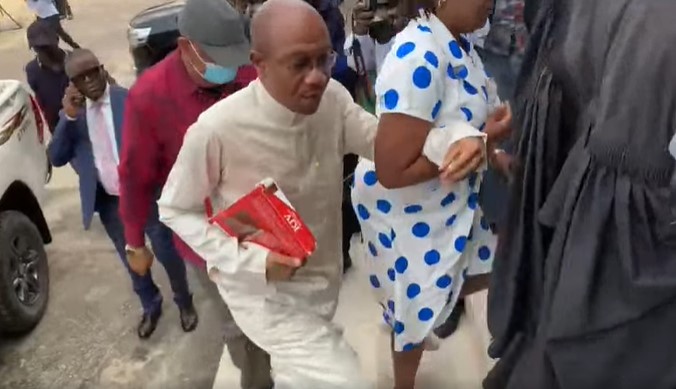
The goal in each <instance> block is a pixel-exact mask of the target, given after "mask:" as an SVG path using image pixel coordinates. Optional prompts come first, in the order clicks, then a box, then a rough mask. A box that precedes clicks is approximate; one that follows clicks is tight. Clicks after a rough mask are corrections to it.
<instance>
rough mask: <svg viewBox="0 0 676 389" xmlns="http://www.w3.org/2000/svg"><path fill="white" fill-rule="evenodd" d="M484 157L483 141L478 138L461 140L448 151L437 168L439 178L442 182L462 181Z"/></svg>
mask: <svg viewBox="0 0 676 389" xmlns="http://www.w3.org/2000/svg"><path fill="white" fill-rule="evenodd" d="M485 157H486V153H485V145H484V140H483V139H482V138H479V137H470V138H463V139H460V140H459V141H457V142H455V143H453V145H452V146H451V147H450V148H449V149H448V153H446V157H444V162H443V163H442V165H441V166H439V171H440V172H441V174H440V175H439V178H440V179H441V180H442V181H444V182H458V181H461V180H464V179H465V178H466V177H467V176H469V175H470V174H471V173H472V172H474V171H475V170H477V169H478V168H479V166H481V164H482V163H483V162H484V160H485Z"/></svg>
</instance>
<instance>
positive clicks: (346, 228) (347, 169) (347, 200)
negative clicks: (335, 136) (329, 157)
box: [343, 154, 360, 267]
mask: <svg viewBox="0 0 676 389" xmlns="http://www.w3.org/2000/svg"><path fill="white" fill-rule="evenodd" d="M357 162H359V157H357V156H356V155H354V154H349V155H346V156H345V158H343V264H344V265H345V266H346V267H349V265H351V261H350V255H349V251H350V238H352V235H354V234H355V233H357V232H359V231H360V226H359V220H357V215H355V214H354V208H353V207H352V196H351V190H352V188H351V187H350V184H351V183H352V179H351V178H350V179H347V178H348V177H350V176H351V175H352V174H353V173H354V169H355V168H356V167H357Z"/></svg>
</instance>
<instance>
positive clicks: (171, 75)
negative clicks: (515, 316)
mask: <svg viewBox="0 0 676 389" xmlns="http://www.w3.org/2000/svg"><path fill="white" fill-rule="evenodd" d="M245 27H246V23H245V20H243V17H242V15H241V14H240V13H239V12H237V11H236V10H235V9H234V8H232V7H231V6H230V5H229V3H228V2H227V1H225V0H188V1H187V2H186V4H185V6H184V8H183V10H182V11H181V14H180V16H179V31H180V33H181V37H180V38H179V39H178V48H177V50H175V51H174V52H173V53H171V54H169V55H168V56H167V57H166V58H165V59H164V60H162V61H161V62H159V63H158V64H157V65H155V66H153V67H152V68H150V69H148V70H146V71H145V72H144V73H143V74H142V75H141V77H140V78H139V79H138V80H137V82H136V84H135V85H134V86H133V87H132V88H131V90H130V91H129V96H128V98H127V106H126V112H125V120H124V140H123V144H122V150H121V153H120V214H121V218H122V222H123V224H124V230H125V238H126V242H127V253H128V256H129V260H130V263H150V259H151V258H152V254H151V253H150V251H149V250H148V249H147V248H146V246H145V237H144V234H143V231H144V228H145V223H146V219H147V216H148V214H149V212H150V210H151V209H152V207H153V206H154V204H155V201H156V200H157V198H159V195H160V191H161V189H162V186H163V185H164V183H165V181H166V179H167V176H168V175H169V171H170V170H171V168H172V166H173V164H174V161H175V160H176V156H177V155H178V151H179V150H180V148H181V145H182V143H183V136H184V134H185V131H186V130H187V128H188V127H189V126H190V125H191V124H193V123H194V122H195V121H196V120H197V117H198V116H199V115H200V114H201V113H202V112H203V111H205V110H206V109H207V108H209V107H210V106H211V105H213V104H214V103H216V102H218V101H219V100H221V99H223V98H225V97H226V96H229V95H230V94H232V93H233V92H235V91H237V90H239V89H241V88H243V87H245V86H246V85H248V84H249V82H251V81H252V80H254V79H255V78H256V70H255V69H254V68H253V67H252V66H250V65H248V63H249V41H248V37H247V35H246V31H245ZM174 242H175V245H176V247H177V249H178V250H179V252H180V254H181V256H182V257H183V259H185V260H188V261H190V262H192V263H193V264H195V265H197V266H198V267H200V268H201V269H203V268H204V266H205V265H204V260H202V258H200V257H199V256H198V255H197V254H195V253H194V252H193V251H192V250H191V249H190V248H189V247H188V246H186V245H185V244H184V243H183V242H181V241H180V240H179V239H174ZM206 284H207V285H208V287H209V289H207V291H208V292H212V294H213V295H214V300H215V301H217V302H218V304H219V305H221V306H224V304H223V303H222V299H221V298H220V296H218V291H217V290H216V288H215V287H214V286H213V285H212V284H211V283H209V282H207V283H206ZM223 320H224V321H225V327H226V344H227V347H228V350H229V352H230V355H231V357H232V359H233V362H234V363H235V365H237V367H239V368H240V369H241V370H242V379H241V385H242V388H245V389H248V388H254V389H258V388H270V387H272V381H271V379H270V364H269V358H268V357H267V354H266V353H265V352H263V351H262V350H260V349H259V348H258V347H257V346H256V345H255V344H253V343H251V342H250V341H249V340H248V339H247V338H246V337H245V336H244V335H243V334H242V332H241V331H240V330H239V328H237V325H236V324H235V323H234V321H233V320H232V317H231V316H230V313H229V312H228V311H227V308H226V309H224V312H223Z"/></svg>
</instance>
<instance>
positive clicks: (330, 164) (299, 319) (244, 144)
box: [159, 0, 446, 389]
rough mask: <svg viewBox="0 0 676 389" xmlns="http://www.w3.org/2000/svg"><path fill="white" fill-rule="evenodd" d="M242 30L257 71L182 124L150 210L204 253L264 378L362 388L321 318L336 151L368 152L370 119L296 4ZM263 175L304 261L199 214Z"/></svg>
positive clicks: (351, 359) (335, 202)
mask: <svg viewBox="0 0 676 389" xmlns="http://www.w3.org/2000/svg"><path fill="white" fill-rule="evenodd" d="M252 40H253V48H252V51H251V60H252V63H253V64H254V65H255V66H256V68H257V70H258V75H259V79H258V80H256V81H254V82H252V83H251V84H249V86H248V87H246V88H244V89H242V90H240V91H239V92H237V93H235V94H233V95H232V96H231V97H229V98H228V99H225V100H223V101H220V102H218V103H216V104H215V105H213V106H212V107H211V108H210V109H209V110H207V111H206V112H205V113H203V114H202V115H201V116H200V118H199V119H198V121H197V122H196V123H195V124H194V125H193V126H192V127H191V128H190V129H188V132H187V134H186V137H185V141H184V143H183V147H182V149H181V151H180V153H179V156H178V159H177V161H176V163H175V165H174V167H173V169H172V171H171V173H170V174H169V179H168V181H167V184H166V186H165V187H164V189H163V191H162V197H161V198H160V200H159V208H160V216H161V220H162V221H163V222H164V223H166V224H167V225H168V226H169V227H170V228H171V229H173V230H174V231H175V232H176V233H177V234H178V235H179V236H180V237H181V239H183V240H184V241H185V242H186V243H187V244H188V245H190V247H191V248H192V249H194V250H195V251H196V252H197V253H198V254H200V255H201V256H202V258H204V259H205V260H206V263H207V268H208V270H209V274H210V277H211V279H212V280H213V281H214V282H215V283H216V284H217V285H218V287H219V290H220V292H221V295H222V297H223V298H224V299H225V301H226V302H227V304H228V306H229V307H230V310H231V311H232V315H233V317H234V318H235V321H236V322H237V324H238V325H239V326H240V328H241V329H242V331H244V333H246V335H247V336H248V337H249V338H250V339H251V340H252V341H253V342H255V343H256V344H257V345H259V346H260V347H261V348H262V349H264V350H265V351H267V352H268V353H269V354H270V357H271V363H272V367H273V372H274V374H275V377H274V381H275V388H280V389H291V388H292V389H318V388H322V389H325V388H327V389H330V388H336V389H337V388H346V389H360V388H366V387H369V386H370V385H369V384H368V383H367V382H366V381H365V379H364V378H363V377H362V375H361V372H360V367H359V363H358V359H357V356H356V355H355V353H354V351H353V350H352V349H351V348H350V347H349V346H348V345H347V344H346V342H345V341H344V340H343V338H342V335H341V331H340V329H339V328H338V327H336V326H335V325H334V324H332V323H331V320H332V318H333V315H334V313H335V310H336V305H337V302H338V291H339V287H340V282H341V274H342V258H341V251H342V250H341V239H340V237H341V228H340V225H341V211H340V204H341V200H342V158H343V156H344V155H345V154H347V153H355V154H358V155H361V156H364V157H366V158H369V159H372V158H373V141H374V137H375V133H376V128H377V120H376V118H375V117H374V116H372V115H371V114H369V113H367V112H366V111H364V110H363V109H362V108H361V107H360V106H358V105H356V104H355V103H354V102H353V100H352V97H351V96H350V93H349V92H348V91H347V90H346V89H345V88H343V87H342V86H341V85H340V84H339V83H338V82H336V81H333V80H331V79H330V75H331V69H332V67H333V64H334V62H335V53H334V52H333V50H332V48H331V40H330V39H329V34H328V31H327V28H326V25H325V23H324V21H323V20H322V18H321V16H320V15H319V14H318V13H317V11H315V10H314V9H313V8H312V7H311V6H309V5H308V4H306V3H304V2H303V1H300V0H269V1H267V2H266V3H265V4H264V5H262V6H261V8H260V9H259V10H258V12H257V14H256V15H255V16H254V19H253V22H252ZM430 134H431V133H430ZM429 138H430V137H428V139H429ZM445 151H446V149H444V152H445ZM430 158H432V159H434V160H436V159H437V156H436V155H435V156H434V157H432V156H430ZM268 177H271V178H273V179H274V180H275V181H276V182H277V184H278V186H279V187H280V188H281V190H282V191H283V192H284V193H285V194H286V196H287V198H288V199H289V200H290V202H291V204H293V205H294V206H295V207H296V210H297V211H298V212H299V214H300V215H301V217H302V218H303V220H304V221H305V222H306V223H307V225H308V226H309V227H310V229H311V230H312V232H313V233H314V235H315V237H316V238H317V250H316V252H315V253H314V254H313V255H312V256H310V257H309V258H307V261H306V262H305V265H304V266H301V263H302V261H301V259H300V258H289V257H285V256H282V255H279V254H277V253H274V252H271V251H269V250H268V249H266V248H264V247H262V246H258V245H256V244H253V243H250V242H239V241H238V240H237V239H235V238H232V237H229V236H228V235H226V234H225V233H223V232H222V231H221V230H220V229H218V228H217V227H215V226H213V225H210V224H209V222H208V220H207V217H206V214H205V208H204V203H205V199H207V198H208V199H210V200H211V202H212V204H213V206H214V209H215V210H220V209H224V208H227V207H228V206H229V205H230V204H232V203H233V202H234V201H236V200H237V199H238V198H239V197H241V196H242V195H244V194H246V193H247V192H249V191H250V190H251V189H252V188H253V187H254V186H255V185H256V184H257V183H258V182H260V181H262V180H263V179H265V178H268Z"/></svg>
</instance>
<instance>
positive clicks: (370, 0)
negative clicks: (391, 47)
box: [364, 0, 397, 43]
mask: <svg viewBox="0 0 676 389" xmlns="http://www.w3.org/2000/svg"><path fill="white" fill-rule="evenodd" d="M364 6H365V8H366V10H367V11H370V12H373V21H372V22H371V24H370V25H369V36H370V37H371V38H373V39H375V40H376V41H377V42H378V43H386V42H389V41H390V40H391V39H392V37H394V36H395V35H396V33H397V31H396V28H395V26H394V20H395V16H396V7H397V0H364Z"/></svg>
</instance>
